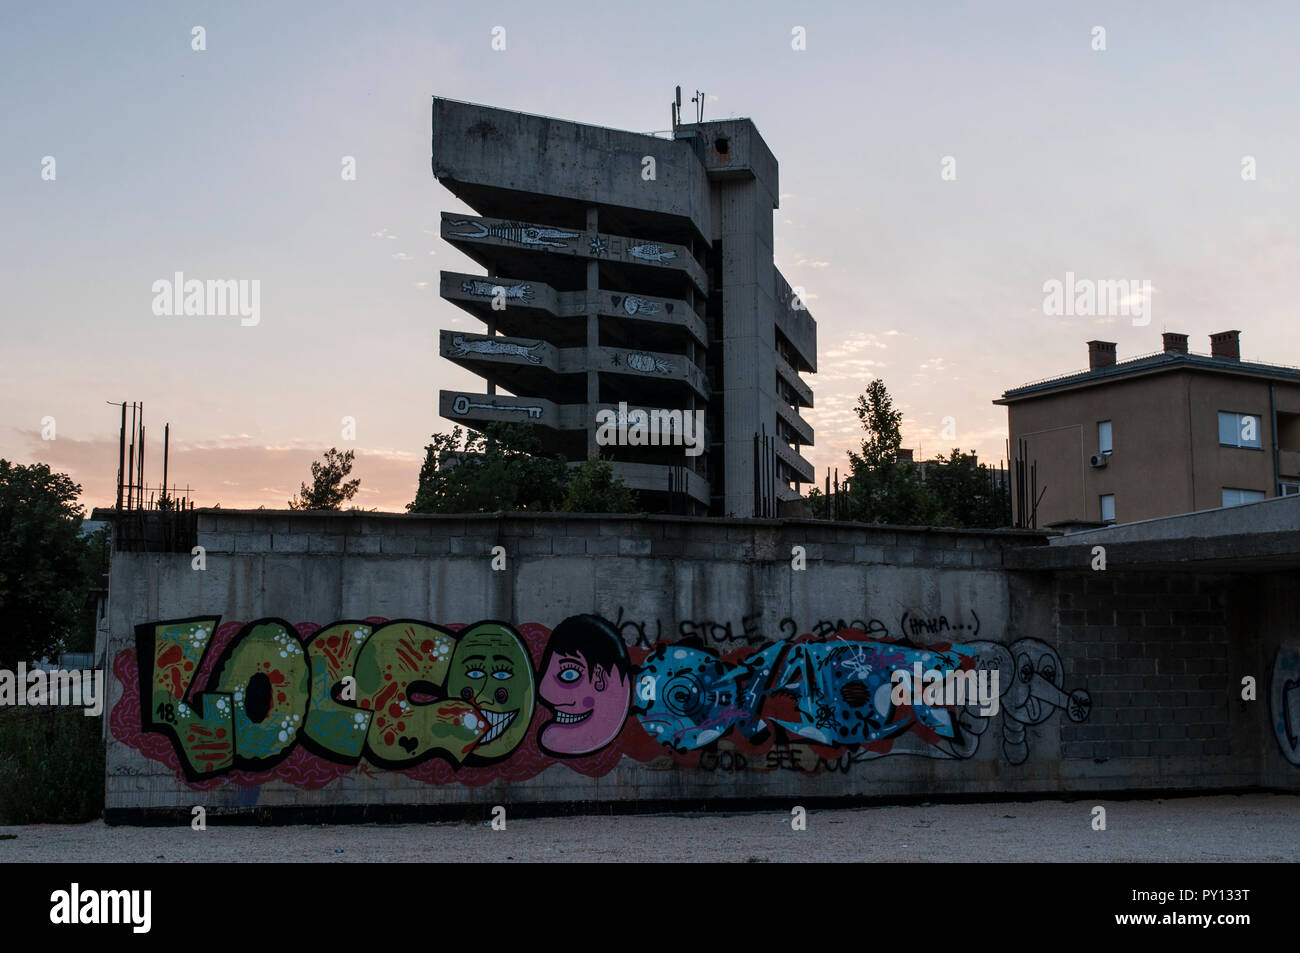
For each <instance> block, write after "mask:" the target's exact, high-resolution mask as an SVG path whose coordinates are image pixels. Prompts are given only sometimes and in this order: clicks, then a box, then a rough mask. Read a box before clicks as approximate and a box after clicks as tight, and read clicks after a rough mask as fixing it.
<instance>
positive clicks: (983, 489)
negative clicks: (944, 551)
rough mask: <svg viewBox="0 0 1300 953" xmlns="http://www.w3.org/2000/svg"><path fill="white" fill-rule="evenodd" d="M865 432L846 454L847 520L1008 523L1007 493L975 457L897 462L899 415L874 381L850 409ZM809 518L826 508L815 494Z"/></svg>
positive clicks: (958, 452) (813, 492) (880, 383)
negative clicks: (858, 446) (858, 449)
mask: <svg viewBox="0 0 1300 953" xmlns="http://www.w3.org/2000/svg"><path fill="white" fill-rule="evenodd" d="M855 411H856V413H857V415H858V419H859V420H861V421H862V428H863V430H864V431H865V432H866V435H865V437H864V438H863V441H862V449H861V452H860V453H850V454H849V463H850V467H851V474H850V477H849V488H848V492H847V494H846V496H847V498H848V499H847V504H848V505H847V510H848V518H849V519H853V520H858V521H861V522H864V523H888V524H894V525H907V526H957V527H982V528H991V527H997V526H1005V525H1007V524H1008V522H1009V509H1008V506H1009V496H1008V494H1009V489H1008V488H1007V487H1006V486H1005V485H998V484H997V483H996V482H995V480H994V478H993V470H992V469H991V468H990V467H988V466H986V465H984V464H982V463H978V462H977V460H976V457H975V454H974V453H963V452H962V451H961V450H960V449H954V450H953V451H952V453H951V454H949V455H948V456H947V457H944V456H942V455H940V456H939V457H938V458H937V459H935V460H932V461H929V462H927V463H926V464H924V469H923V468H922V467H921V466H920V465H918V464H916V463H913V462H911V461H907V460H899V459H898V452H899V448H900V447H901V446H902V439H903V438H902V430H901V425H902V419H903V414H902V412H901V411H899V410H896V409H895V408H894V402H893V398H892V397H891V396H890V394H889V391H888V389H886V387H885V383H884V381H882V380H880V379H879V378H877V379H876V380H873V381H872V382H871V384H870V385H869V386H868V387H867V390H866V392H865V393H863V394H862V395H860V396H859V397H858V404H857V407H856V408H855ZM807 499H808V504H809V506H810V507H811V508H812V511H813V514H814V515H815V516H819V517H822V518H824V516H823V515H822V514H824V513H825V512H826V509H827V502H826V500H825V498H824V497H823V495H822V494H821V493H820V492H819V491H818V490H817V489H816V488H814V489H813V490H811V491H810V492H809V494H808V497H807Z"/></svg>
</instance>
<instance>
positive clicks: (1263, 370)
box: [994, 331, 1300, 527]
mask: <svg viewBox="0 0 1300 953" xmlns="http://www.w3.org/2000/svg"><path fill="white" fill-rule="evenodd" d="M1163 343H1164V349H1163V350H1162V351H1160V352H1159V353H1157V354H1149V355H1147V356H1145V357H1139V358H1134V359H1132V360H1128V361H1120V362H1117V361H1116V353H1115V351H1116V349H1115V344H1114V343H1112V342H1110V341H1089V342H1088V355H1089V368H1088V370H1086V371H1079V372H1076V373H1073V374H1066V375H1063V376H1061V377H1055V378H1051V379H1050V380H1045V381H1039V382H1037V383H1034V384H1027V385H1025V386H1023V387H1017V388H1014V389H1013V390H1009V391H1007V392H1006V393H1004V394H1003V395H1002V397H1001V399H999V400H996V401H994V403H995V404H1003V405H1005V406H1006V408H1007V421H1008V430H1009V433H1010V436H1011V452H1012V455H1013V456H1016V455H1017V453H1018V450H1017V448H1018V447H1019V446H1020V442H1021V441H1023V443H1024V447H1025V454H1024V457H1025V460H1026V461H1027V462H1028V463H1031V464H1032V463H1036V464H1037V486H1038V490H1039V492H1040V493H1041V502H1039V504H1038V509H1037V525H1038V526H1040V527H1045V526H1050V525H1052V524H1079V523H1110V522H1125V523H1127V522H1131V521H1133V520H1143V519H1152V518H1154V517H1159V516H1169V515H1173V514H1177V513H1188V512H1193V511H1195V510H1207V509H1214V508H1216V507H1220V506H1233V505H1235V504H1238V503H1247V502H1251V501H1254V500H1263V499H1268V498H1270V497H1275V496H1288V495H1291V494H1295V493H1300V368H1295V367H1287V366H1283V365H1278V364H1259V363H1253V362H1249V361H1243V360H1241V349H1240V332H1239V331H1223V332H1221V333H1219V334H1213V335H1211V336H1210V353H1209V354H1208V355H1207V354H1195V353H1192V352H1190V351H1188V349H1187V335H1185V334H1172V333H1171V334H1165V335H1164V342H1163ZM1017 496H1021V497H1024V498H1027V496H1028V495H1027V494H1017V493H1016V492H1015V488H1014V487H1013V497H1017ZM1024 515H1025V514H1022V513H1020V512H1017V513H1016V514H1015V516H1016V518H1017V519H1018V520H1019V519H1022V518H1023V516H1024Z"/></svg>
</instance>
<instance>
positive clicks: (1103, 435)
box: [1097, 420, 1111, 453]
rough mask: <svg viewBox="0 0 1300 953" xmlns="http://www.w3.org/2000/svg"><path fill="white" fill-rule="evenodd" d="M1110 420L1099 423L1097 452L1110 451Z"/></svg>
mask: <svg viewBox="0 0 1300 953" xmlns="http://www.w3.org/2000/svg"><path fill="white" fill-rule="evenodd" d="M1110 450H1111V443H1110V421H1109V420H1103V421H1101V422H1100V423H1098V424H1097V452H1098V453H1110Z"/></svg>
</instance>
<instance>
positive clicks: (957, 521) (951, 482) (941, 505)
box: [925, 448, 1011, 528]
mask: <svg viewBox="0 0 1300 953" xmlns="http://www.w3.org/2000/svg"><path fill="white" fill-rule="evenodd" d="M996 472H997V471H995V470H994V469H993V468H992V467H989V466H987V465H986V464H983V463H979V462H978V460H977V459H976V456H975V454H974V453H973V452H972V453H962V451H961V450H958V449H956V448H954V449H953V451H952V453H951V454H949V455H948V457H947V458H946V459H945V457H944V456H943V454H939V456H938V457H937V458H936V459H935V460H934V461H933V462H931V463H929V464H927V465H926V473H925V484H926V487H927V488H928V489H929V491H930V493H931V495H932V497H933V498H934V501H935V506H936V509H937V511H938V520H937V522H938V524H939V525H941V526H965V527H984V528H991V527H997V526H1007V525H1009V524H1010V522H1011V498H1010V495H1011V489H1010V486H1009V485H1008V484H1007V482H1006V481H1005V480H998V479H996V478H995V474H996Z"/></svg>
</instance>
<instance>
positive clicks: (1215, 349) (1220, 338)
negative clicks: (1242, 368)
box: [1210, 331, 1241, 361]
mask: <svg viewBox="0 0 1300 953" xmlns="http://www.w3.org/2000/svg"><path fill="white" fill-rule="evenodd" d="M1210 357H1221V358H1223V359H1224V360H1225V361H1240V360H1241V332H1240V331H1220V332H1219V333H1218V334H1211V335H1210Z"/></svg>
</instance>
